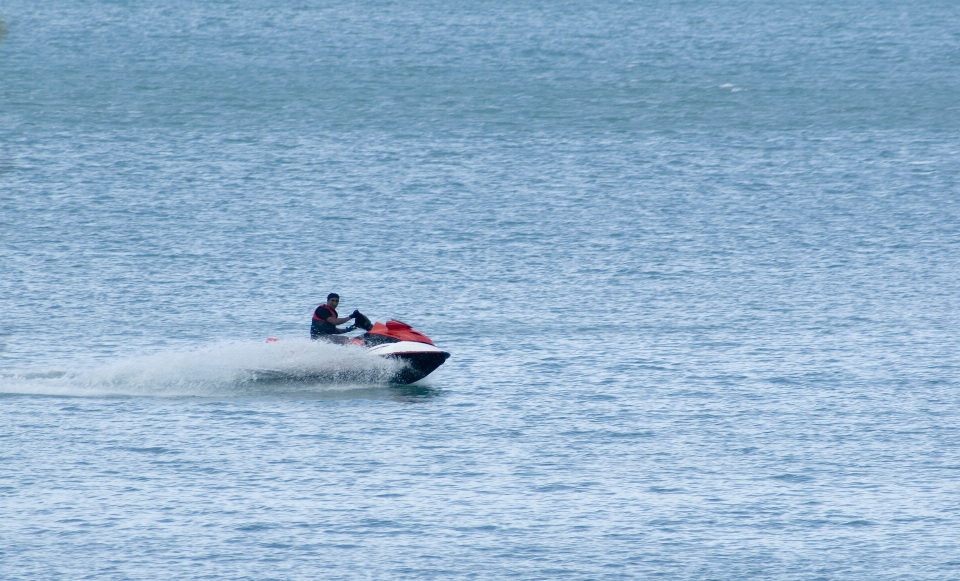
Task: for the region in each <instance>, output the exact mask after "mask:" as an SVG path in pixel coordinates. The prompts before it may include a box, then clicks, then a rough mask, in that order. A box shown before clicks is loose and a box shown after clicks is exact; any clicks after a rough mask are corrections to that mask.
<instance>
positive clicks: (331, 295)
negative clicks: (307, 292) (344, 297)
mask: <svg viewBox="0 0 960 581" xmlns="http://www.w3.org/2000/svg"><path fill="white" fill-rule="evenodd" d="M330 299H337V300H340V295H338V294H337V293H330V294H328V295H327V300H328V301H329V300H330Z"/></svg>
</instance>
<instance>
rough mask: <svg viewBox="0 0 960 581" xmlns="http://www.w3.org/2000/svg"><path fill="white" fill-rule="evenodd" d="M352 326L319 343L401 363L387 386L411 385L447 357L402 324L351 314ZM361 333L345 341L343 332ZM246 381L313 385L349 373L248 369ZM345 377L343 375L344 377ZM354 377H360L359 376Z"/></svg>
mask: <svg viewBox="0 0 960 581" xmlns="http://www.w3.org/2000/svg"><path fill="white" fill-rule="evenodd" d="M354 315H355V318H354V324H353V326H352V327H349V328H348V329H346V330H345V331H342V332H341V333H340V334H336V335H323V336H321V337H320V339H321V340H327V341H330V342H332V343H338V344H341V345H345V346H347V345H354V346H358V347H363V348H365V349H367V350H368V351H369V352H370V353H372V354H374V355H379V356H380V357H384V358H387V359H395V360H398V361H400V362H402V363H403V365H401V366H397V367H398V371H396V373H395V374H394V375H393V376H392V377H390V378H389V381H390V382H391V383H413V382H414V381H420V380H421V379H423V378H424V377H426V376H427V375H430V374H431V373H433V371H434V370H435V369H436V368H437V367H440V366H441V365H443V362H444V361H446V360H447V358H448V357H450V354H449V353H447V352H446V351H443V350H441V349H439V348H437V347H436V346H435V345H434V344H433V341H431V340H430V338H429V337H427V336H426V335H424V334H423V333H421V332H419V331H415V330H414V329H412V328H411V327H410V325H407V324H406V323H401V322H400V321H394V320H389V321H387V322H386V324H384V323H376V324H374V323H372V322H370V319H368V318H367V317H365V316H364V315H362V314H360V313H359V312H355V313H354ZM356 329H363V330H364V331H365V332H364V333H363V334H362V335H360V336H359V337H353V338H347V337H345V336H344V335H343V333H344V332H350V331H354V330H356ZM277 341H278V340H277V339H274V338H273V337H269V338H268V339H267V343H276V342H277ZM246 371H247V372H248V373H249V377H250V379H252V380H253V381H268V382H269V381H280V382H291V381H292V382H313V381H337V380H338V379H343V378H344V377H348V378H349V377H351V373H350V372H349V371H347V372H344V371H343V370H336V369H328V368H323V367H320V368H313V367H311V366H309V365H307V366H302V365H296V366H293V367H291V368H287V369H265V368H259V369H248V370H246ZM344 373H345V374H344ZM358 377H361V378H362V377H363V374H362V373H360V374H359V376H358Z"/></svg>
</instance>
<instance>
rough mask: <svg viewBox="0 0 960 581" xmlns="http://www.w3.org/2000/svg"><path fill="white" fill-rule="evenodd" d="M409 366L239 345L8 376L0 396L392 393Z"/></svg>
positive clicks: (336, 352)
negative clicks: (374, 389) (388, 389)
mask: <svg viewBox="0 0 960 581" xmlns="http://www.w3.org/2000/svg"><path fill="white" fill-rule="evenodd" d="M400 365H402V363H400V362H398V361H394V360H389V359H384V358H383V357H379V356H377V355H373V354H370V353H369V352H367V351H366V350H365V349H363V348H361V347H354V346H341V345H334V344H331V343H324V342H318V341H310V340H308V339H292V340H284V341H278V342H275V343H262V342H252V341H248V342H243V341H231V342H225V343H217V344H213V345H208V346H204V347H200V348H196V349H189V350H177V351H167V352H161V353H156V354H153V355H146V356H136V357H127V358H122V359H119V360H117V361H114V362H110V363H108V364H105V365H100V366H96V367H92V368H89V369H82V370H76V371H61V370H45V371H31V372H19V373H5V374H0V394H3V393H6V394H42V395H64V396H105V395H106V396H109V395H118V396H121V395H122V396H163V397H177V396H243V395H271V394H279V393H291V392H298V391H301V392H302V391H306V392H310V391H314V392H315V391H329V390H342V389H351V388H356V387H370V386H376V385H386V384H388V383H389V381H390V378H392V377H393V376H394V375H395V374H396V372H397V371H398V369H399V367H400Z"/></svg>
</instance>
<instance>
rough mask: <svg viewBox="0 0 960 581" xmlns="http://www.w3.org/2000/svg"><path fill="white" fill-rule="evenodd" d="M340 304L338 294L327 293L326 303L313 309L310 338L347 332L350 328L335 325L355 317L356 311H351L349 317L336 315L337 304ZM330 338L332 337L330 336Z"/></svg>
mask: <svg viewBox="0 0 960 581" xmlns="http://www.w3.org/2000/svg"><path fill="white" fill-rule="evenodd" d="M338 304H340V295H338V294H337V293H330V294H328V295H327V302H326V304H323V305H320V306H319V307H317V309H316V310H315V311H313V324H312V325H310V338H311V339H320V338H326V337H325V336H326V335H340V334H342V333H348V332H350V331H351V330H352V329H349V328H348V329H338V328H337V325H339V324H341V323H346V322H347V321H349V320H350V319H356V317H357V311H353V313H351V314H350V316H349V317H340V316H338V315H337V305H338ZM330 338H331V339H332V337H330Z"/></svg>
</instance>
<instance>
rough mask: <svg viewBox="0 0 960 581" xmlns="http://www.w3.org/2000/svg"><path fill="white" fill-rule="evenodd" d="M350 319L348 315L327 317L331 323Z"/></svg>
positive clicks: (339, 322) (335, 323) (336, 323)
mask: <svg viewBox="0 0 960 581" xmlns="http://www.w3.org/2000/svg"><path fill="white" fill-rule="evenodd" d="M349 320H350V317H327V322H328V323H330V324H331V325H340V324H342V323H346V322H347V321H349Z"/></svg>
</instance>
